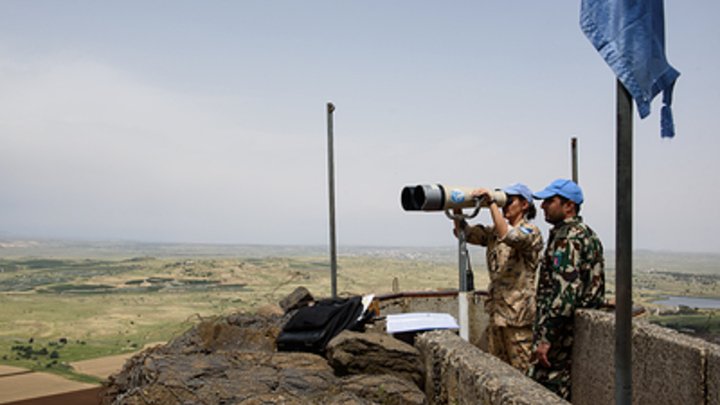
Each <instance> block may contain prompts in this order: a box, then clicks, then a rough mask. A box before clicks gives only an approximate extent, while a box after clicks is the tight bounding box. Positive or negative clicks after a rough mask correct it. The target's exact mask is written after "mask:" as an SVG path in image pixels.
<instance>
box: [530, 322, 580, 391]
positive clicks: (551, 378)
mask: <svg viewBox="0 0 720 405" xmlns="http://www.w3.org/2000/svg"><path fill="white" fill-rule="evenodd" d="M561 329H562V331H561V333H559V334H558V335H557V336H561V337H562V338H561V339H560V340H559V341H557V342H551V343H550V351H549V352H548V361H549V362H550V367H543V366H541V365H540V364H538V363H533V364H532V365H531V367H530V370H528V376H529V377H530V378H532V379H533V380H535V381H537V382H538V383H540V384H542V385H543V386H545V388H547V389H549V390H550V391H553V392H554V393H556V394H557V395H559V396H560V397H562V398H564V399H566V400H568V401H570V399H571V387H570V377H571V375H570V368H571V366H572V345H573V326H572V324H570V325H564V326H563V327H562V328H561ZM535 347H536V346H535V344H533V351H534V350H535Z"/></svg>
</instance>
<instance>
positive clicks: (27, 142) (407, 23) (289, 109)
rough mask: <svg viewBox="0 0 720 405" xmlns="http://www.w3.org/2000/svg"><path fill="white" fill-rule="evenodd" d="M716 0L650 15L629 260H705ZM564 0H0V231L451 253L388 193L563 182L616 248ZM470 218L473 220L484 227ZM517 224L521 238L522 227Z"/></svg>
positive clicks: (442, 227) (589, 71) (714, 200)
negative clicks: (671, 72) (658, 51)
mask: <svg viewBox="0 0 720 405" xmlns="http://www.w3.org/2000/svg"><path fill="white" fill-rule="evenodd" d="M718 15H720V2H718V1H717V0H694V1H677V0H669V1H666V35H667V55H668V59H669V61H670V63H671V64H672V65H673V66H674V67H675V68H677V69H678V70H679V71H680V72H681V74H682V75H681V77H680V79H679V80H678V83H677V86H676V90H675V98H674V106H673V107H674V114H675V124H676V130H677V135H676V138H675V139H673V140H667V139H661V138H660V135H659V134H660V130H659V109H660V99H659V98H658V99H656V100H655V102H654V103H653V110H652V115H651V116H650V117H648V118H647V119H645V120H642V121H641V120H640V119H639V117H638V116H637V113H635V115H634V118H635V126H634V129H635V133H634V135H635V155H634V158H635V167H634V188H635V193H634V198H635V201H634V203H635V210H634V246H635V248H649V249H662V250H679V251H708V252H716V253H717V252H720V243H719V242H718V236H717V235H718V231H719V230H720V213H719V207H720V190H718V184H719V183H720V182H719V181H718V176H720V170H719V169H720V163H718V157H717V156H718V149H719V146H720V137H718V128H720V125H718V120H719V119H720V24H718V23H717V16H718ZM578 18H579V2H575V1H537V0H524V1H515V2H504V1H484V2H477V1H464V2H452V3H447V2H437V1H432V2H430V1H418V0H412V1H410V0H398V1H362V2H361V1H355V2H350V1H337V0H333V1H302V2H298V1H266V0H263V1H208V2H199V1H193V2H189V1H122V2H97V1H87V2H85V1H62V2H59V1H27V0H19V1H9V0H5V1H2V2H0V189H1V190H2V198H0V237H4V238H13V237H31V238H39V237H44V238H74V239H128V240H140V241H165V242H212V243H216V242H222V243H256V244H326V243H327V241H328V220H327V217H328V204H327V187H328V185H327V161H326V159H327V155H326V153H327V149H326V146H327V144H326V142H327V140H326V134H327V132H326V131H327V130H326V115H325V103H326V102H328V101H333V102H334V103H335V105H336V107H337V110H336V113H335V147H336V149H335V157H336V177H337V215H338V217H337V226H338V242H339V244H340V245H341V246H342V245H452V244H454V243H455V241H454V239H453V237H452V234H451V223H450V221H449V220H448V219H446V218H445V216H444V215H443V214H442V213H407V212H404V211H402V209H401V207H400V202H399V200H400V190H401V189H402V187H403V186H405V185H408V184H418V183H436V182H439V183H444V184H452V185H466V186H484V187H501V186H504V185H506V184H508V183H512V182H515V181H523V182H525V183H527V184H528V185H529V186H530V187H531V188H532V189H534V190H536V189H539V188H542V187H544V186H545V185H546V184H547V183H549V182H550V181H552V180H553V179H555V178H558V177H569V176H570V153H569V143H570V138H571V137H572V136H577V137H578V139H579V159H580V170H579V171H580V183H581V185H582V187H583V188H584V191H585V195H586V203H585V204H584V207H583V212H582V214H583V217H584V218H585V221H586V222H587V223H589V224H590V225H591V226H592V227H593V228H595V230H596V231H597V232H598V234H599V235H600V236H601V238H602V239H603V241H604V243H605V245H606V247H607V248H610V249H612V248H613V247H614V244H615V78H614V76H613V75H612V73H611V71H610V69H609V68H608V67H607V65H606V64H605V63H604V61H603V60H602V59H601V58H600V56H599V55H598V54H597V53H596V51H595V50H594V49H593V48H592V46H591V45H590V43H589V41H588V40H587V39H586V38H585V37H584V35H583V34H582V32H581V31H580V28H579V23H578ZM488 218H489V217H488V215H487V213H483V215H482V216H481V217H480V221H484V222H487V221H488ZM541 218H542V216H541V215H540V219H538V223H539V224H541V225H542V227H543V229H547V227H546V225H545V224H544V221H543V220H542V219H541Z"/></svg>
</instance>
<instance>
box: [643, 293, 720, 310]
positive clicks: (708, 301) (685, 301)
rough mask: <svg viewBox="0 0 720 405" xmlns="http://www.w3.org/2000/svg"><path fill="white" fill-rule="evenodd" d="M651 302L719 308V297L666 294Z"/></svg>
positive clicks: (665, 304) (670, 305) (675, 305)
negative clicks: (662, 297)
mask: <svg viewBox="0 0 720 405" xmlns="http://www.w3.org/2000/svg"><path fill="white" fill-rule="evenodd" d="M653 304H658V305H664V306H666V307H678V306H680V305H684V306H686V307H690V308H701V309H708V308H712V309H718V308H720V299H718V298H697V297H678V296H672V295H670V296H667V297H665V299H662V300H659V301H655V302H653Z"/></svg>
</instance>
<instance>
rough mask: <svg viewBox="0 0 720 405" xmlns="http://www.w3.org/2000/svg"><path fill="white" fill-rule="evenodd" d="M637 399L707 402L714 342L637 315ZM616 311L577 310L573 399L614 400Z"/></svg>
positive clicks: (634, 342) (634, 375)
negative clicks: (708, 368) (708, 359)
mask: <svg viewBox="0 0 720 405" xmlns="http://www.w3.org/2000/svg"><path fill="white" fill-rule="evenodd" d="M632 345H633V347H632V364H633V366H632V382H633V404H654V405H655V404H657V405H662V404H702V403H704V401H705V357H706V355H707V352H708V350H709V348H710V347H711V345H710V344H709V343H707V342H705V341H703V340H700V339H696V338H693V337H690V336H686V335H682V334H680V333H677V332H675V331H672V330H670V329H667V328H663V327H660V326H657V325H651V324H649V323H647V322H645V321H640V320H634V321H633V329H632ZM614 353H615V316H614V314H612V313H606V312H601V311H593V310H579V311H577V313H576V324H575V345H574V347H573V368H572V378H573V380H572V387H573V388H572V402H573V404H575V405H583V404H598V403H604V404H612V403H614V402H615V360H614Z"/></svg>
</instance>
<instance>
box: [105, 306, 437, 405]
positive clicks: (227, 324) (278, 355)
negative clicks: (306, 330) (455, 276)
mask: <svg viewBox="0 0 720 405" xmlns="http://www.w3.org/2000/svg"><path fill="white" fill-rule="evenodd" d="M288 316H289V315H285V316H279V315H276V314H273V313H272V312H271V313H269V314H266V315H264V316H261V315H248V314H235V315H231V316H228V317H226V318H218V319H211V320H204V321H202V322H200V323H199V324H198V325H196V326H195V327H193V328H192V329H190V330H189V331H187V332H186V333H185V334H183V335H181V336H179V337H177V338H176V339H174V340H172V341H171V342H169V343H168V344H166V345H164V346H156V347H154V348H150V349H148V350H146V351H143V352H141V353H139V354H137V355H135V356H134V357H132V358H131V359H130V360H128V361H127V363H126V364H125V366H124V367H123V370H122V371H121V372H120V373H118V374H115V375H113V376H111V377H110V379H109V382H108V383H106V384H105V386H104V387H103V390H102V392H101V404H103V405H110V404H113V405H117V404H123V405H135V404H138V405H140V404H143V405H145V404H150V403H155V404H264V403H273V404H338V405H339V404H357V405H366V404H367V405H371V404H424V403H426V400H425V396H424V394H423V393H422V391H421V390H420V389H419V388H418V387H417V386H416V385H415V384H414V383H413V382H411V381H415V379H416V378H415V376H414V374H413V373H411V372H410V370H406V368H408V367H410V363H408V364H407V365H403V366H398V365H397V364H399V360H397V361H394V362H391V363H392V364H389V365H388V364H386V366H384V367H379V366H372V365H370V364H371V363H377V362H379V359H380V357H382V356H390V357H397V356H399V355H400V353H407V352H408V349H407V348H404V349H403V350H404V351H403V350H399V349H387V347H393V346H392V345H391V344H385V345H384V346H385V347H386V348H384V349H380V348H381V345H379V344H377V343H372V344H370V343H366V345H367V346H368V347H367V348H366V349H365V351H364V352H362V353H365V354H361V352H360V351H359V350H358V349H356V348H355V347H356V346H357V345H355V346H352V345H351V346H347V345H340V346H343V347H344V349H343V350H344V352H343V353H346V356H348V355H352V356H354V357H358V356H364V355H367V356H368V357H370V358H372V359H375V360H374V361H373V362H369V363H367V364H365V363H363V362H361V361H355V362H350V363H347V365H346V366H345V371H344V372H343V374H347V375H338V374H337V373H336V372H335V371H334V370H333V367H331V366H330V365H329V364H328V361H327V360H326V359H325V358H324V357H322V356H318V355H315V354H310V353H300V352H298V353H289V352H277V351H275V340H276V338H277V336H278V334H279V333H280V330H281V329H282V325H283V324H284V322H285V321H286V319H287V317H288ZM354 335H362V334H354ZM373 335H374V334H373ZM387 338H388V339H392V338H391V337H387ZM355 340H357V339H355ZM376 340H377V339H376V338H375V337H374V338H372V339H369V340H368V341H369V342H376ZM339 342H343V340H342V339H341V340H340V341H339ZM386 343H387V342H386ZM372 347H377V348H378V350H383V354H379V353H376V354H373V353H372V349H371V348H372ZM410 349H412V347H410ZM336 352H337V353H340V352H339V351H337V350H336ZM380 363H383V362H380ZM384 363H387V362H384ZM358 372H368V373H375V374H374V375H363V374H359V375H354V374H353V373H358Z"/></svg>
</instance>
